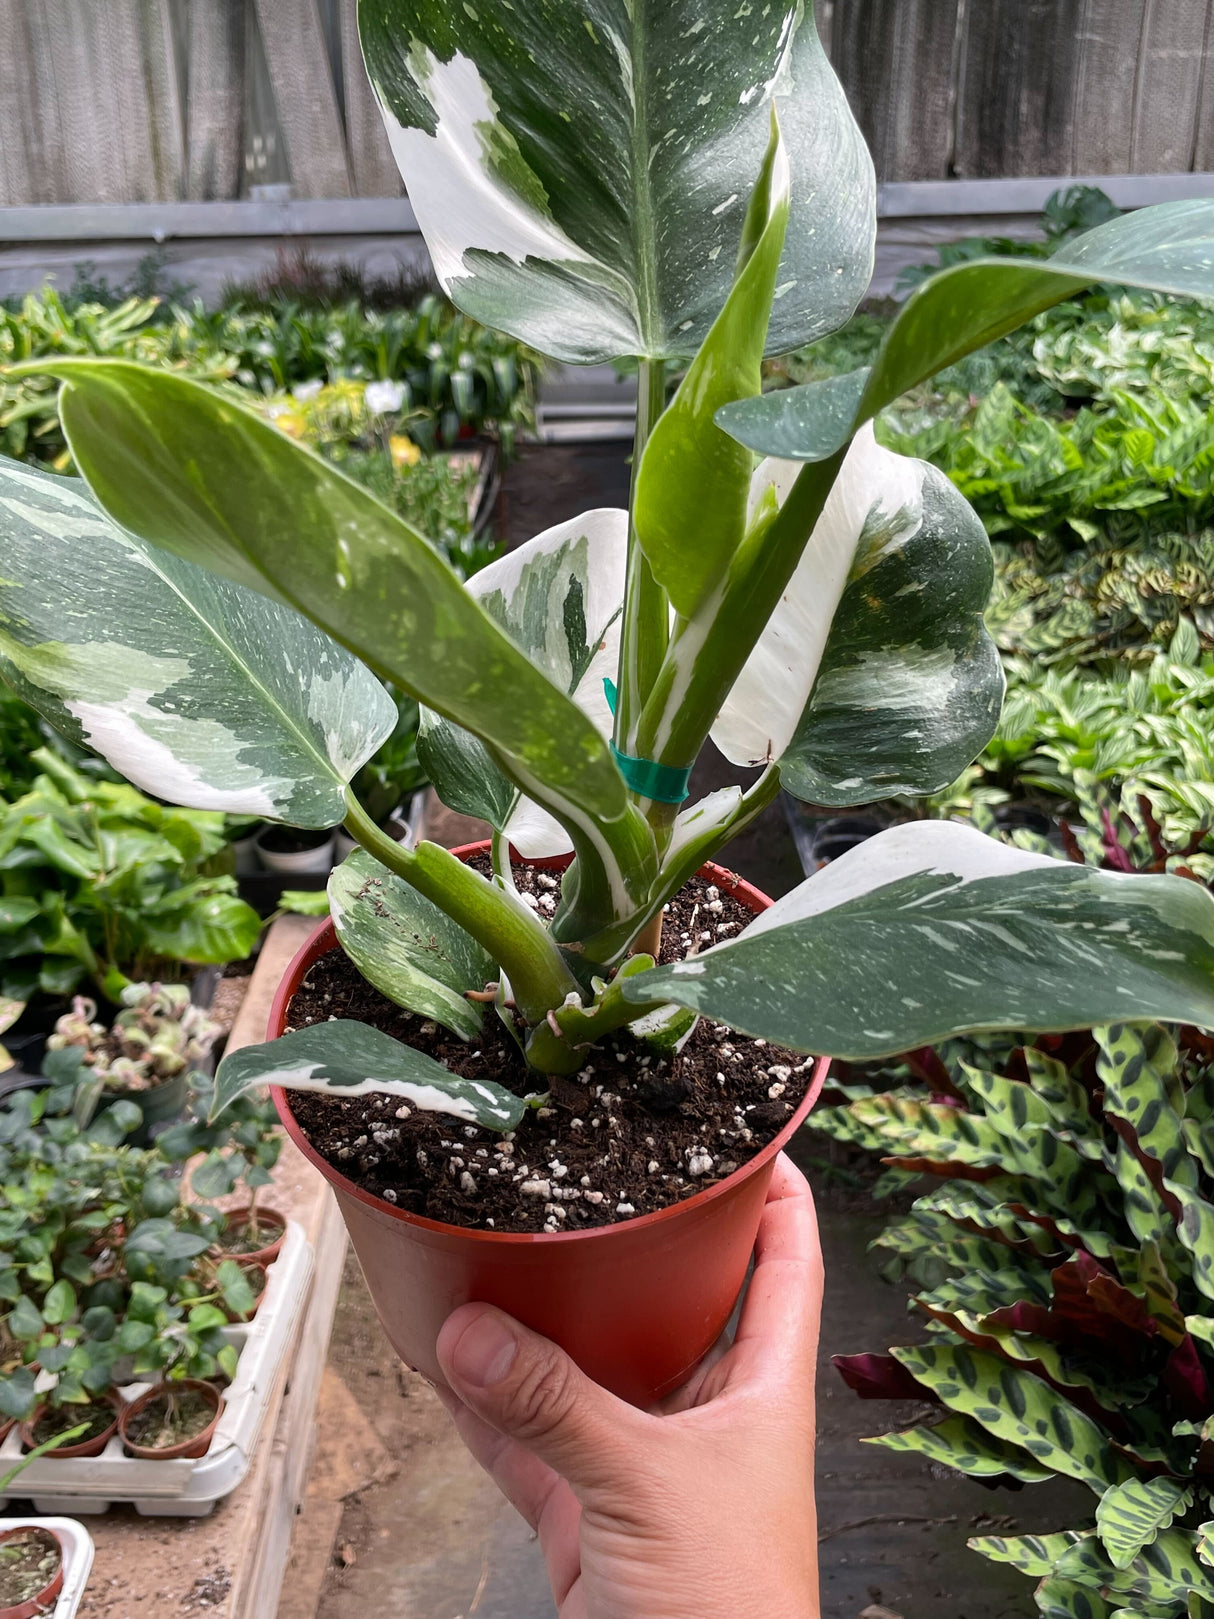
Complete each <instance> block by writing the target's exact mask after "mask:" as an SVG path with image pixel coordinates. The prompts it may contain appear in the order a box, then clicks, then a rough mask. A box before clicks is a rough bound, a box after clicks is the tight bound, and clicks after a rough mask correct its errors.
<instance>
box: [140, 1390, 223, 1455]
mask: <svg viewBox="0 0 1214 1619" xmlns="http://www.w3.org/2000/svg"><path fill="white" fill-rule="evenodd" d="M215 1411H216V1407H215V1403H214V1401H212V1400H208V1399H207V1397H206V1395H205V1394H203V1392H202V1391H201V1389H182V1390H181V1391H180V1393H176V1392H174V1393H169V1392H168V1391H166V1392H165V1393H163V1394H161V1395H159V1396H158V1397H157V1398H156V1399H154V1400H149V1401H148V1403H147V1405H145V1406H144V1408H143V1410H142V1411H137V1412H136V1413H135V1415H134V1416H133V1417H128V1418H127V1424H126V1437H127V1438H128V1439H129V1440H130V1441H131V1442H132V1444H136V1445H145V1446H147V1448H148V1449H149V1450H167V1449H168V1448H169V1446H170V1445H183V1444H185V1442H186V1440H187V1439H193V1438H195V1436H196V1435H198V1434H200V1433H201V1432H202V1431H203V1429H204V1428H207V1427H209V1426H210V1424H211V1422H212V1421H213V1420H214V1417H215Z"/></svg>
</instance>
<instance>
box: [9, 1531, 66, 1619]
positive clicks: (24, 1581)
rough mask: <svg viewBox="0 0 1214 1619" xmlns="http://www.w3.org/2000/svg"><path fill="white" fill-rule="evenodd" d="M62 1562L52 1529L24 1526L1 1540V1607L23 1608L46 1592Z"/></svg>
mask: <svg viewBox="0 0 1214 1619" xmlns="http://www.w3.org/2000/svg"><path fill="white" fill-rule="evenodd" d="M61 1561H62V1554H61V1552H60V1550H59V1542H58V1541H57V1540H56V1539H55V1537H54V1535H52V1534H51V1532H50V1531H49V1530H48V1529H20V1530H18V1531H17V1533H16V1534H15V1535H13V1536H12V1537H11V1539H9V1540H5V1541H0V1608H19V1607H20V1606H21V1605H22V1604H23V1603H25V1602H31V1601H32V1600H33V1599H34V1597H36V1596H37V1595H38V1593H39V1592H40V1591H44V1590H45V1589H46V1587H47V1586H48V1585H49V1584H50V1582H51V1581H52V1580H53V1579H54V1578H55V1574H56V1572H57V1570H58V1568H59V1564H60V1562H61Z"/></svg>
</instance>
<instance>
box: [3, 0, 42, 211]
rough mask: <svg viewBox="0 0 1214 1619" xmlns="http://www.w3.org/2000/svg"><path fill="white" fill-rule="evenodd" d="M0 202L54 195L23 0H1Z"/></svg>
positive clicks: (38, 199)
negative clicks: (43, 143)
mask: <svg viewBox="0 0 1214 1619" xmlns="http://www.w3.org/2000/svg"><path fill="white" fill-rule="evenodd" d="M0 40H3V42H4V43H3V46H2V47H0V207H5V208H11V207H14V206H17V205H19V204H21V203H28V202H50V201H52V200H53V198H52V196H51V195H50V191H51V190H52V189H53V188H52V187H51V186H50V185H49V183H48V176H47V174H46V165H45V155H44V153H43V151H42V141H43V139H44V138H45V136H46V134H47V133H48V132H49V127H50V126H51V124H52V123H53V114H48V118H47V122H46V124H44V122H43V119H42V117H41V115H40V110H39V96H38V83H37V78H36V76H35V73H34V47H33V41H32V39H31V37H30V30H29V26H28V22H27V19H26V15H25V6H24V3H23V0H0Z"/></svg>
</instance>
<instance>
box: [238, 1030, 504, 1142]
mask: <svg viewBox="0 0 1214 1619" xmlns="http://www.w3.org/2000/svg"><path fill="white" fill-rule="evenodd" d="M262 1085H282V1086H284V1087H285V1088H286V1089H287V1090H297V1091H321V1092H323V1093H324V1094H325V1095H328V1096H337V1097H341V1096H366V1095H368V1094H369V1093H371V1092H382V1093H383V1094H385V1095H388V1096H397V1097H399V1098H400V1099H401V1101H402V1102H404V1103H405V1104H406V1105H407V1106H409V1107H414V1108H418V1109H420V1110H421V1111H422V1112H424V1113H449V1114H450V1115H451V1116H452V1117H453V1118H456V1119H463V1120H464V1121H465V1122H466V1123H469V1124H481V1125H484V1126H485V1128H486V1129H489V1130H513V1129H514V1127H515V1125H516V1124H518V1122H519V1120H520V1119H521V1118H522V1117H523V1114H524V1113H526V1111H527V1103H526V1101H525V1099H524V1098H523V1097H521V1096H515V1095H514V1093H513V1092H512V1091H508V1090H506V1089H505V1087H504V1086H502V1085H493V1084H489V1083H487V1082H483V1081H481V1080H475V1079H461V1078H460V1077H459V1076H458V1075H457V1074H453V1073H452V1072H451V1070H450V1069H449V1068H444V1067H443V1065H442V1063H440V1062H435V1060H434V1058H433V1057H427V1056H426V1054H425V1052H424V1051H415V1050H414V1049H413V1047H412V1046H406V1045H403V1044H402V1043H401V1041H399V1040H394V1039H393V1038H392V1036H391V1035H390V1034H385V1033H384V1032H383V1030H382V1029H374V1028H372V1027H371V1025H370V1024H368V1023H354V1022H352V1021H351V1020H350V1019H349V1018H331V1019H330V1020H329V1022H328V1023H317V1024H314V1025H313V1026H312V1027H311V1028H308V1029H296V1030H295V1031H294V1032H293V1033H292V1034H284V1035H282V1036H281V1037H280V1038H279V1039H277V1040H271V1041H269V1042H268V1043H267V1044H266V1045H262V1046H242V1047H241V1048H240V1050H239V1051H234V1052H232V1053H231V1054H230V1055H229V1056H226V1057H225V1058H224V1059H223V1061H222V1062H221V1063H220V1065H219V1069H218V1071H217V1073H216V1075H215V1091H214V1095H213V1098H212V1103H211V1117H212V1118H213V1119H215V1118H218V1117H219V1116H220V1115H221V1114H222V1113H223V1111H224V1109H225V1108H226V1107H228V1106H229V1104H230V1103H232V1102H234V1101H235V1100H236V1098H237V1097H238V1096H243V1095H244V1094H245V1092H246V1091H251V1090H256V1089H257V1088H258V1087H259V1086H262Z"/></svg>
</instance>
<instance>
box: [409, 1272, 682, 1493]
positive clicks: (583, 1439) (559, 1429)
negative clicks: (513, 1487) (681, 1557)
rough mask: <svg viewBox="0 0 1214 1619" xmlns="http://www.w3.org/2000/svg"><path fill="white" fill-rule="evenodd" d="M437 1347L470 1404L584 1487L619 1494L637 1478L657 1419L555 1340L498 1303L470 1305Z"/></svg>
mask: <svg viewBox="0 0 1214 1619" xmlns="http://www.w3.org/2000/svg"><path fill="white" fill-rule="evenodd" d="M437 1347H438V1359H439V1364H440V1365H441V1367H442V1369H443V1373H444V1375H445V1376H446V1378H447V1381H448V1382H449V1383H450V1385H451V1387H452V1389H453V1390H454V1391H455V1393H456V1394H458V1396H459V1397H460V1399H461V1400H462V1401H463V1402H464V1404H465V1405H466V1406H468V1407H469V1408H470V1409H471V1410H473V1411H474V1412H476V1414H477V1416H479V1417H481V1418H483V1420H484V1421H485V1422H487V1423H489V1424H490V1426H492V1427H494V1428H496V1429H497V1431H498V1432H499V1433H502V1434H505V1435H506V1436H507V1437H508V1438H510V1439H513V1440H515V1441H516V1442H517V1443H518V1444H520V1445H522V1446H523V1447H524V1448H525V1449H527V1450H529V1451H531V1452H532V1454H533V1455H535V1456H538V1457H539V1459H540V1460H541V1461H542V1462H545V1463H547V1465H548V1466H549V1467H551V1468H552V1469H553V1471H554V1472H556V1473H559V1474H560V1475H561V1477H562V1478H564V1479H567V1480H568V1482H569V1483H570V1484H571V1485H572V1486H573V1488H574V1489H575V1490H577V1491H578V1492H579V1493H583V1492H585V1493H594V1492H597V1491H608V1492H611V1493H613V1494H614V1493H618V1491H619V1490H620V1489H621V1488H625V1487H627V1484H628V1481H629V1479H634V1478H635V1473H636V1459H637V1455H638V1453H639V1454H640V1455H644V1454H645V1451H644V1449H643V1448H641V1449H639V1452H638V1446H641V1445H643V1444H644V1443H645V1440H646V1439H647V1438H648V1437H649V1436H648V1435H647V1434H646V1435H644V1436H643V1435H642V1432H641V1430H642V1429H643V1428H647V1427H648V1426H649V1425H650V1424H653V1423H655V1421H656V1419H655V1418H653V1417H649V1416H647V1415H646V1414H645V1413H644V1412H643V1411H638V1410H636V1408H635V1407H634V1406H631V1405H627V1404H626V1403H625V1402H624V1401H623V1400H619V1399H617V1398H616V1396H615V1395H614V1394H609V1393H608V1392H607V1390H606V1389H604V1388H600V1387H599V1385H598V1384H597V1383H593V1382H591V1380H590V1378H588V1377H587V1376H586V1374H585V1372H583V1371H581V1370H580V1369H579V1368H578V1367H577V1366H576V1365H575V1364H574V1362H573V1361H572V1360H570V1358H569V1356H568V1355H567V1354H566V1353H565V1351H564V1350H563V1349H560V1348H558V1347H557V1345H556V1344H554V1343H552V1342H551V1340H550V1339H548V1338H541V1337H540V1335H539V1334H538V1333H535V1332H532V1331H530V1329H529V1328H527V1327H524V1326H522V1325H521V1324H520V1323H519V1322H517V1321H515V1320H514V1319H513V1317H511V1316H508V1315H505V1314H504V1313H503V1312H502V1311H501V1310H497V1309H494V1308H493V1306H492V1305H488V1304H465V1305H462V1306H461V1307H460V1309H458V1310H456V1311H455V1312H454V1314H452V1315H450V1316H448V1318H447V1320H446V1322H445V1324H444V1326H443V1329H442V1331H441V1332H440V1333H439V1335H438V1346H437Z"/></svg>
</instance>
